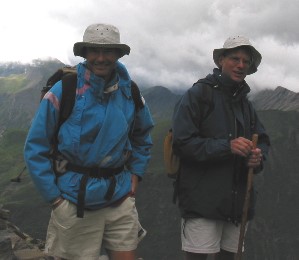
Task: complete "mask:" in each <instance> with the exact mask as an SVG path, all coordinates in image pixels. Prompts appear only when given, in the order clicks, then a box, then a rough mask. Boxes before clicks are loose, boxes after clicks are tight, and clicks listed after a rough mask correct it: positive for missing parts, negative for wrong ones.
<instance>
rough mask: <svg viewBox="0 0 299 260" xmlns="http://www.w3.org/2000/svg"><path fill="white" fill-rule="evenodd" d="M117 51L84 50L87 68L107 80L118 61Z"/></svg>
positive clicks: (102, 49) (118, 54) (107, 49)
mask: <svg viewBox="0 0 299 260" xmlns="http://www.w3.org/2000/svg"><path fill="white" fill-rule="evenodd" d="M119 57H120V53H119V50H118V49H111V48H86V52H85V58H86V61H87V66H88V68H89V69H90V70H91V71H92V72H93V73H94V74H96V75H97V76H99V77H102V78H103V79H104V80H106V81H107V80H109V79H110V77H111V75H112V73H113V71H114V69H115V66H116V61H117V60H118V59H119Z"/></svg>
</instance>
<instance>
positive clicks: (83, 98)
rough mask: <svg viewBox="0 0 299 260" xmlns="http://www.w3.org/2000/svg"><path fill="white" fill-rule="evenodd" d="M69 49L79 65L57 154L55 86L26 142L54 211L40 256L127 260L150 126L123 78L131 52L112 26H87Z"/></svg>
mask: <svg viewBox="0 0 299 260" xmlns="http://www.w3.org/2000/svg"><path fill="white" fill-rule="evenodd" d="M73 50H74V54H75V56H81V57H83V58H85V61H84V62H82V63H79V64H78V65H77V66H76V70H77V89H76V97H75V104H74V107H73V110H72V113H71V115H70V116H69V117H68V119H67V120H66V121H65V123H64V124H62V125H61V127H60V130H59V133H58V152H57V153H55V154H54V158H52V157H53V156H51V149H52V140H53V135H54V134H55V129H56V126H57V124H58V116H59V109H60V101H61V97H62V82H61V81H59V82H57V83H56V84H55V85H54V86H53V87H52V89H51V90H50V91H49V92H48V93H47V94H46V95H45V96H44V98H43V100H42V101H41V104H40V107H39V109H38V111H37V113H36V115H35V118H34V120H33V123H32V125H31V128H30V130H29V133H28V136H27V139H26V143H25V151H24V152H25V161H26V164H27V167H28V169H29V172H30V174H31V177H32V179H33V181H34V183H35V185H36V187H37V189H38V190H39V191H40V192H41V194H42V196H43V197H44V198H45V200H46V201H47V202H49V203H51V205H52V208H53V210H52V213H51V218H50V221H49V226H48V232H47V241H46V252H48V253H49V254H50V255H52V256H55V257H60V258H62V259H72V260H74V259H98V257H99V254H100V250H101V244H103V247H104V248H105V249H106V250H107V252H108V254H109V257H110V259H113V260H133V259H135V249H136V247H137V243H138V224H139V222H138V214H137V211H136V208H135V200H134V194H135V192H136V189H137V186H138V181H139V180H141V179H142V176H143V175H144V173H145V171H146V168H147V165H148V162H149V159H150V148H151V147H152V141H151V137H150V131H151V129H152V128H153V121H152V118H151V115H150V112H149V109H148V107H147V105H146V103H144V99H143V98H142V97H140V100H142V101H143V106H142V108H140V109H137V108H136V107H135V104H134V101H133V98H132V92H131V78H130V75H129V73H128V72H127V70H126V68H125V66H124V65H123V64H122V63H120V62H119V61H118V59H119V58H121V57H122V56H124V55H128V54H129V53H130V47H129V46H128V45H126V44H123V43H121V42H120V34H119V31H118V29H117V28H116V27H114V26H112V25H108V24H92V25H90V26H88V27H87V29H86V30H85V33H84V36H83V41H82V42H77V43H75V44H74V48H73ZM50 158H51V159H50ZM57 165H59V166H63V167H54V166H57ZM54 169H55V172H54ZM80 207H81V208H80ZM82 207H83V212H84V216H83V213H82Z"/></svg>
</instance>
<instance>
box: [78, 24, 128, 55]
mask: <svg viewBox="0 0 299 260" xmlns="http://www.w3.org/2000/svg"><path fill="white" fill-rule="evenodd" d="M84 47H103V48H117V49H120V50H121V57H122V56H124V55H126V54H127V55H129V53H130V47H129V46H128V45H126V44H123V43H120V34H119V30H118V29H117V28H116V27H115V26H113V25H110V24H91V25H89V26H88V27H87V28H86V30H85V32H84V35H83V42H76V43H75V44H74V48H73V51H74V55H75V56H81V57H83V58H85V57H84V50H83V49H84Z"/></svg>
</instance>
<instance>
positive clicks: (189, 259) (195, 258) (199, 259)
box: [185, 252, 208, 260]
mask: <svg viewBox="0 0 299 260" xmlns="http://www.w3.org/2000/svg"><path fill="white" fill-rule="evenodd" d="M207 257H208V255H207V254H196V253H190V252H185V260H206V259H207Z"/></svg>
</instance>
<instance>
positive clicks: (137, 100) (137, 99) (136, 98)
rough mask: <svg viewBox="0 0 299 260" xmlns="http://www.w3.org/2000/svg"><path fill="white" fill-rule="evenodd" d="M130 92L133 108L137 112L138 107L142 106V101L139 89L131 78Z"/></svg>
mask: <svg viewBox="0 0 299 260" xmlns="http://www.w3.org/2000/svg"><path fill="white" fill-rule="evenodd" d="M131 93H132V98H133V101H134V104H135V110H136V111H137V112H138V111H139V110H140V109H142V108H143V107H144V103H143V101H142V97H141V94H140V90H139V88H138V86H137V84H136V83H135V82H134V81H133V80H131Z"/></svg>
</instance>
